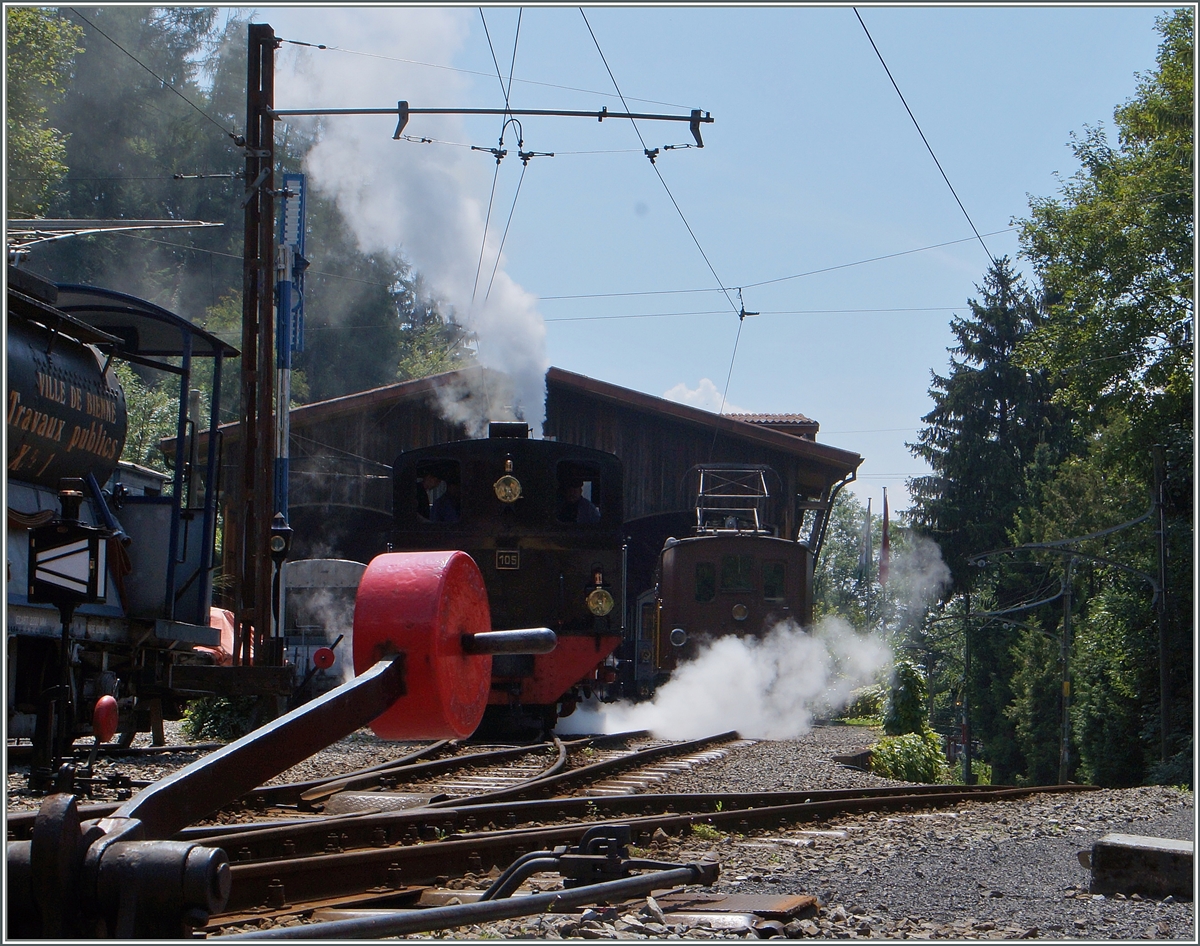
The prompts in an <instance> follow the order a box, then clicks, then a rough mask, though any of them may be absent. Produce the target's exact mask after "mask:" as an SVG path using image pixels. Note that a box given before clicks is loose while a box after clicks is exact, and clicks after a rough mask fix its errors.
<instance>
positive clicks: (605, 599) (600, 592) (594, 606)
mask: <svg viewBox="0 0 1200 946" xmlns="http://www.w3.org/2000/svg"><path fill="white" fill-rule="evenodd" d="M613 604H614V602H613V596H612V594H611V593H610V592H609V591H608V589H607V588H593V589H592V590H591V591H589V592H588V596H587V606H588V610H589V611H591V612H592V614H594V615H596V617H598V618H602V617H604V616H605V615H606V614H608V612H610V611H611V610H612V609H613Z"/></svg>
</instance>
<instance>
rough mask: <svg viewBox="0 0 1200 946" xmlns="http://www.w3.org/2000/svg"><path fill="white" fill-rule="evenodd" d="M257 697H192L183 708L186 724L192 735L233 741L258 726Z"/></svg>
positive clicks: (201, 738)
mask: <svg viewBox="0 0 1200 946" xmlns="http://www.w3.org/2000/svg"><path fill="white" fill-rule="evenodd" d="M256 704H257V697H253V696H239V697H224V696H213V697H206V698H205V699H202V700H192V701H191V702H190V703H188V705H187V708H186V709H185V710H184V711H183V723H182V728H183V732H184V734H185V735H186V736H187V737H188V738H189V739H195V740H203V739H214V740H217V741H219V742H232V741H233V740H234V739H240V738H241V737H242V736H244V735H246V733H248V732H250V731H251V730H252V729H253V728H254V719H255V706H256Z"/></svg>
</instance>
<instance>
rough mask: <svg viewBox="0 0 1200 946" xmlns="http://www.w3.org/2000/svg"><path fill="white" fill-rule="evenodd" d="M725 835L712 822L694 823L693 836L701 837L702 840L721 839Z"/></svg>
mask: <svg viewBox="0 0 1200 946" xmlns="http://www.w3.org/2000/svg"><path fill="white" fill-rule="evenodd" d="M724 836H725V835H723V834H721V832H720V831H718V830H717V829H716V828H714V827H713V826H712V825H710V824H702V823H700V824H694V825H692V837H695V838H699V839H700V840H701V841H720V840H721V839H722V838H723V837H724Z"/></svg>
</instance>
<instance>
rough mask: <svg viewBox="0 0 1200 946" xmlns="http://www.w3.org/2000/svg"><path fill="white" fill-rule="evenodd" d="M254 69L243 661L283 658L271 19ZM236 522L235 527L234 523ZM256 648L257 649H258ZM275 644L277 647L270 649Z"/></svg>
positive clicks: (257, 45)
mask: <svg viewBox="0 0 1200 946" xmlns="http://www.w3.org/2000/svg"><path fill="white" fill-rule="evenodd" d="M249 33H250V39H249V56H248V65H247V73H246V143H245V149H246V195H245V198H244V203H245V208H246V217H245V221H246V222H245V242H244V245H245V249H244V261H243V271H242V392H241V393H242V400H241V435H242V436H241V448H242V464H241V475H240V478H239V481H238V487H239V489H238V492H237V495H236V498H235V501H234V503H233V504H231V506H232V508H233V510H234V515H233V517H232V518H233V520H234V521H233V522H232V523H230V522H227V523H226V541H227V542H229V543H230V544H231V545H232V550H231V551H232V555H231V558H230V559H229V560H231V561H232V563H233V573H234V592H233V593H234V621H235V623H234V641H235V651H236V653H235V661H236V662H238V663H241V664H247V665H248V664H251V663H255V664H260V665H278V664H279V663H280V662H281V661H282V656H283V655H282V653H278V654H277V653H275V652H274V651H275V650H276V649H278V648H273V647H269V645H268V640H270V637H269V635H270V621H271V562H270V558H269V553H268V549H269V547H270V540H271V516H272V506H273V495H272V492H273V490H272V487H273V478H274V447H275V443H274V436H275V423H274V418H275V414H274V411H275V404H274V383H273V382H274V373H275V365H274V358H275V346H274V344H273V340H274V305H273V303H274V299H273V295H274V293H273V289H274V280H273V278H272V277H273V274H274V263H275V245H274V211H273V208H274V203H273V201H272V196H273V195H272V189H273V188H274V185H275V178H274V168H275V147H274V142H275V135H274V128H273V124H274V117H273V116H272V114H271V108H272V106H273V105H274V103H275V49H276V47H277V46H278V44H279V41H278V40H277V39H276V38H275V32H274V30H272V29H271V27H270V26H268V25H266V24H253V25H251V26H250V28H249ZM231 526H232V528H231ZM252 648H253V656H251V650H252ZM268 650H269V651H270V652H268Z"/></svg>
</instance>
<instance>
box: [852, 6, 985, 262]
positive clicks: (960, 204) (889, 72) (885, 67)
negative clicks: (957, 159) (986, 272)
mask: <svg viewBox="0 0 1200 946" xmlns="http://www.w3.org/2000/svg"><path fill="white" fill-rule="evenodd" d="M852 9H853V10H854V15H855V16H856V17H858V22H859V25H860V26H861V27H862V28H863V32H864V33H866V34H867V40H868V41H869V42H870V43H871V48H872V49H873V50H875V55H876V56H878V57H879V62H880V63H881V64H882V66H883V71H884V72H886V73H887V77H888V78H889V79H891V82H892V88H893V89H895V90H896V94H897V95H898V96H900V102H901V104H902V105H903V106H904V110H905V111H906V112H908V117H909V118H911V119H912V123H913V126H914V127H915V128H916V129H917V134H918V135H920V136H921V140H922V141H923V142H925V148H926V150H928V151H929V156H930V157H931V158H933V163H934V164H936V165H937V169H938V171H940V172H941V175H942V180H943V181H945V182H946V186H947V187H949V188H950V193H951V194H953V195H954V200H955V201H956V202H957V203H958V209H959V210H961V211H962V212H963V216H964V217H966V218H967V223H969V224H970V225H971V229H972V230H974V231H975V239H977V240H978V241H979V245H980V246H982V247H983V252H985V253H987V255H988V261H989V262H990V261H991V260H993V259H995V257H994V256H992V251H991V250H989V249H988V248H987V244H986V243H984V242H983V237H981V236H980V235H979V230H978V229H976V227H975V221H973V220H972V219H971V215H970V214H969V213H967V208H966V207H964V206H963V202H962V201H961V200H959V198H958V193H957V192H956V191H955V190H954V185H953V184H951V183H950V178H949V177H947V176H946V172H945V170H944V169H943V168H942V162H941V161H939V160H938V157H937V155H936V154H934V153H933V147H932V146H931V145H930V144H929V139H928V138H926V137H925V132H923V131H921V125H920V123H919V122H918V121H917V116H916V115H914V114H913V112H912V109H911V108H909V107H908V102H906V101H905V99H904V93H903V92H901V91H900V86H899V85H897V84H896V80H895V78H894V77H893V76H892V70H891V69H889V68H888V64H887V63H886V62H885V61H884V58H883V53H881V52H880V51H879V47H878V46H876V45H875V40H874V39H872V38H871V31H870V30H869V29H867V24H866V23H864V22H863V18H862V16H861V15H860V14H859V12H858V7H853V8H852Z"/></svg>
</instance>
